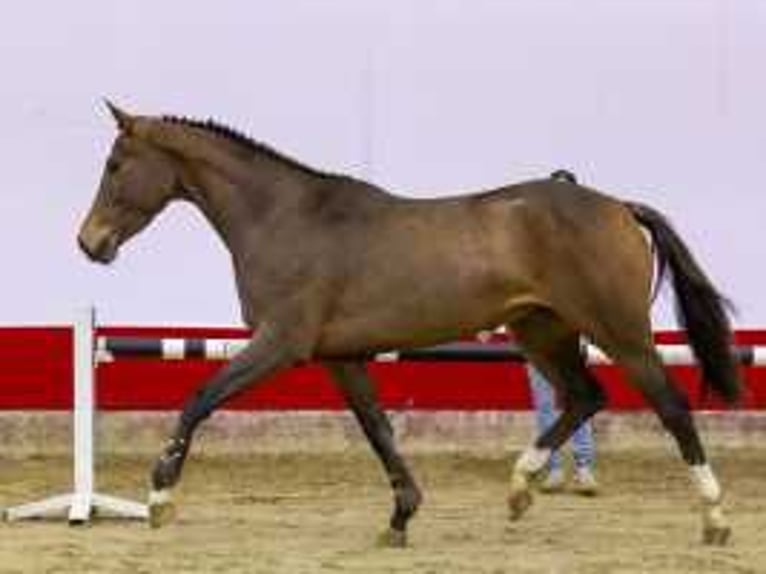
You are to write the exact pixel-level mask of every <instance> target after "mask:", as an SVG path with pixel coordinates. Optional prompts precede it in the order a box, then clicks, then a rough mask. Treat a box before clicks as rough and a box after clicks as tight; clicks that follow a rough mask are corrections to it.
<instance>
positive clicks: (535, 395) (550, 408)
mask: <svg viewBox="0 0 766 574" xmlns="http://www.w3.org/2000/svg"><path fill="white" fill-rule="evenodd" d="M527 375H528V376H529V385H530V387H531V389H532V403H533V405H534V407H535V415H536V417H537V427H538V429H539V431H540V432H541V433H544V432H545V431H546V430H548V429H549V428H550V427H551V426H553V423H554V422H555V421H556V419H557V418H558V415H559V412H558V409H557V408H556V393H555V391H554V389H553V387H552V386H551V384H550V383H549V382H548V381H547V380H546V378H545V377H544V376H543V375H542V373H540V371H538V370H537V369H535V368H534V367H533V366H532V365H531V364H530V363H527ZM572 456H573V458H574V463H575V467H576V468H592V467H593V464H594V462H595V460H596V445H595V443H594V441H593V429H592V428H591V424H590V421H585V422H584V423H583V424H582V425H581V426H580V428H579V429H577V430H576V431H575V433H574V434H573V435H572ZM548 468H549V470H551V471H558V470H561V469H562V460H561V453H560V452H559V451H556V450H554V451H553V452H552V453H551V458H550V460H549V461H548Z"/></svg>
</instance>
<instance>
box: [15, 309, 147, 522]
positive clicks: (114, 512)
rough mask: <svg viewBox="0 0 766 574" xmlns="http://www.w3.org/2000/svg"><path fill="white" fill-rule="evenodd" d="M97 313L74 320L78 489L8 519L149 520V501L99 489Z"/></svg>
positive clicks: (24, 508) (20, 508)
mask: <svg viewBox="0 0 766 574" xmlns="http://www.w3.org/2000/svg"><path fill="white" fill-rule="evenodd" d="M94 324H95V313H94V311H93V310H92V309H87V310H85V311H83V312H82V314H81V315H80V316H79V317H78V318H77V321H76V322H75V324H74V411H73V413H72V414H73V427H74V448H73V451H74V455H73V456H74V491H73V492H70V493H68V494H61V495H58V496H52V497H50V498H46V499H44V500H39V501H37V502H30V503H27V504H22V505H20V506H14V507H11V508H7V509H6V510H5V512H4V513H3V514H4V517H5V519H6V520H21V519H28V518H46V517H54V516H57V515H61V514H63V515H65V516H67V517H68V519H69V523H70V524H82V523H85V522H87V521H89V520H90V519H91V518H92V517H93V515H95V514H104V515H108V516H112V517H116V518H131V519H139V520H145V519H147V518H148V517H149V510H148V507H147V506H146V505H145V504H142V503H139V502H133V501H131V500H125V499H122V498H117V497H115V496H108V495H106V494H100V493H98V492H95V474H94V464H95V459H94V437H95V433H94V428H93V420H94V415H95V412H96V404H95V393H94V389H95V373H94V369H95V367H96V362H95V355H94V353H93V350H94Z"/></svg>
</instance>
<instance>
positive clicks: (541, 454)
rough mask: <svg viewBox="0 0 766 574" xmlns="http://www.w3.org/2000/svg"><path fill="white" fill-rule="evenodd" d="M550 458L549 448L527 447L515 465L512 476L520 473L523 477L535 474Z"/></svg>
mask: <svg viewBox="0 0 766 574" xmlns="http://www.w3.org/2000/svg"><path fill="white" fill-rule="evenodd" d="M550 456H551V449H549V448H537V447H536V446H528V447H527V448H526V449H525V450H524V452H522V453H521V456H519V458H518V460H517V461H516V465H515V466H514V469H513V470H514V474H516V473H517V472H520V473H522V474H525V475H531V474H535V473H536V472H539V471H540V470H542V468H543V467H544V466H545V463H547V462H548V459H549V458H550Z"/></svg>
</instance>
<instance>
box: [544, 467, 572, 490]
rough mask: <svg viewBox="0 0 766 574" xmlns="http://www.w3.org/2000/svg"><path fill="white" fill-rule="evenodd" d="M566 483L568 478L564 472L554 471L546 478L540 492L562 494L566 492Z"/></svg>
mask: <svg viewBox="0 0 766 574" xmlns="http://www.w3.org/2000/svg"><path fill="white" fill-rule="evenodd" d="M566 483H567V479H566V476H564V471H562V470H552V471H550V472H549V473H548V476H546V477H545V480H543V481H542V482H541V483H540V492H544V493H545V494H554V493H556V492H561V491H562V490H564V487H565V486H566Z"/></svg>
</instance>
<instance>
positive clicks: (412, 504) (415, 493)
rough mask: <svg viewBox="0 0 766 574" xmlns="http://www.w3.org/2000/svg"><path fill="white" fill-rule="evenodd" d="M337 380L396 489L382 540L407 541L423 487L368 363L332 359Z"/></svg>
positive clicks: (401, 543) (397, 543)
mask: <svg viewBox="0 0 766 574" xmlns="http://www.w3.org/2000/svg"><path fill="white" fill-rule="evenodd" d="M326 366H327V368H328V370H329V371H330V373H331V374H332V376H333V378H334V379H335V382H336V383H337V384H338V386H339V387H340V389H341V391H342V392H343V395H344V397H345V399H346V401H347V403H348V405H349V407H350V408H351V410H352V411H353V413H354V416H355V417H356V419H357V421H358V422H359V424H360V425H361V427H362V430H363V431H364V434H365V436H366V437H367V439H368V440H369V442H370V445H371V446H372V448H373V450H374V451H375V453H376V454H377V455H378V457H379V458H380V461H381V462H382V463H383V467H384V468H385V470H386V474H387V475H388V479H389V481H390V482H391V488H392V489H393V491H394V511H393V514H392V515H391V521H390V524H389V529H388V530H387V531H386V532H384V533H383V535H382V536H381V538H380V542H381V543H382V544H384V545H386V546H405V545H406V544H407V523H408V522H409V520H410V518H411V517H412V515H413V514H415V512H416V511H417V509H418V506H419V505H420V502H421V500H422V495H421V493H420V489H419V488H418V486H417V484H416V483H415V480H414V479H413V477H412V474H411V473H410V471H409V469H408V468H407V465H406V463H405V462H404V459H403V458H402V457H401V456H400V455H399V453H398V452H397V450H396V445H395V444H394V432H393V429H392V428H391V424H390V422H389V421H388V417H386V414H385V412H383V410H382V409H381V408H380V406H379V405H378V401H377V398H376V396H375V390H374V387H373V385H372V383H371V381H370V378H369V376H368V374H367V370H366V368H365V365H364V363H357V362H328V363H327V364H326Z"/></svg>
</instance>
